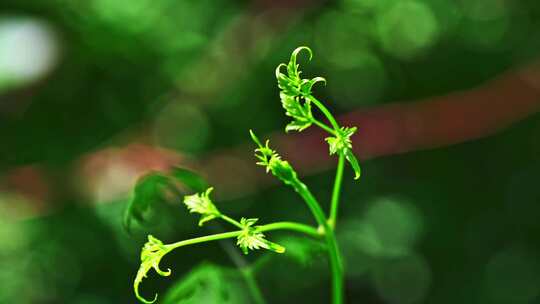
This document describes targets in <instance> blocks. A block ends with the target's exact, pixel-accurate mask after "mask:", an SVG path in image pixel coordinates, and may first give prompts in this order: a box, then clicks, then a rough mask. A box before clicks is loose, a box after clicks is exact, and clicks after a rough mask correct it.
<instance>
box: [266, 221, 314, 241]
mask: <svg viewBox="0 0 540 304" xmlns="http://www.w3.org/2000/svg"><path fill="white" fill-rule="evenodd" d="M271 230H291V231H296V232H300V233H304V234H307V235H310V236H312V237H314V238H320V237H322V236H323V235H322V234H321V233H319V231H317V229H316V228H314V227H311V226H309V225H305V224H300V223H295V222H276V223H271V224H266V225H262V226H259V227H257V231H259V232H265V231H271Z"/></svg>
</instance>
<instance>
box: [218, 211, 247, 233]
mask: <svg viewBox="0 0 540 304" xmlns="http://www.w3.org/2000/svg"><path fill="white" fill-rule="evenodd" d="M219 218H221V219H222V220H224V221H226V222H228V223H229V224H231V225H233V226H235V227H237V228H240V229H242V228H243V226H242V224H240V222H238V221H237V220H235V219H233V218H230V217H228V216H226V215H225V214H220V215H219Z"/></svg>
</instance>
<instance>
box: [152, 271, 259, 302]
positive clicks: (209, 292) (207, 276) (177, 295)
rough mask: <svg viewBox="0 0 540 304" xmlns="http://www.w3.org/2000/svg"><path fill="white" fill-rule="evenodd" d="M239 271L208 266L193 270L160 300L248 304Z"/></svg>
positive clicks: (244, 285)
mask: <svg viewBox="0 0 540 304" xmlns="http://www.w3.org/2000/svg"><path fill="white" fill-rule="evenodd" d="M248 290H249V288H248V286H247V284H246V283H245V281H244V278H243V277H242V275H241V274H240V272H239V271H236V270H232V269H226V268H223V267H219V266H216V265H212V264H201V265H199V266H197V267H195V268H194V269H193V270H192V271H191V272H190V273H188V274H187V275H186V276H185V277H184V278H182V279H181V280H178V281H177V283H175V285H174V286H173V287H171V288H170V289H169V291H168V292H167V294H166V295H165V296H164V298H163V301H162V303H163V304H180V303H181V304H251V303H253V299H251V297H250V296H249V292H248Z"/></svg>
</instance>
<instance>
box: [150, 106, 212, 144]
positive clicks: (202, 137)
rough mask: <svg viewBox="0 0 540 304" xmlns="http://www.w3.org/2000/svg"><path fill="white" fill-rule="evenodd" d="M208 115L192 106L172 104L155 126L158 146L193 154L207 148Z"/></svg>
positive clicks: (163, 112)
mask: <svg viewBox="0 0 540 304" xmlns="http://www.w3.org/2000/svg"><path fill="white" fill-rule="evenodd" d="M209 124H210V123H209V121H208V118H207V117H206V114H205V113H204V112H203V111H201V110H200V109H199V108H198V107H196V106H195V105H191V104H186V103H181V102H172V103H170V104H169V105H167V106H166V107H165V108H164V109H163V110H162V111H161V113H160V114H159V115H158V117H157V120H156V123H155V126H154V138H155V141H156V144H158V145H159V146H162V147H166V148H170V149H175V150H178V151H181V152H186V153H193V152H197V151H200V150H201V149H203V148H204V147H205V146H206V143H207V141H208V138H209V136H210V125H209Z"/></svg>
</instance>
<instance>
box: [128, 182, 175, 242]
mask: <svg viewBox="0 0 540 304" xmlns="http://www.w3.org/2000/svg"><path fill="white" fill-rule="evenodd" d="M169 187H171V182H170V180H169V179H168V177H167V176H166V175H164V174H162V173H159V172H151V173H148V174H146V175H144V176H142V177H140V178H139V179H138V180H137V183H136V185H135V189H134V190H133V198H132V199H131V201H130V202H129V204H128V206H127V208H126V211H125V212H124V220H123V225H124V228H125V229H126V230H127V231H128V232H131V226H132V222H133V220H135V221H137V222H138V223H140V224H144V223H146V222H147V219H146V218H145V215H146V214H148V213H149V212H150V211H151V209H152V208H153V207H154V205H155V204H158V203H160V202H163V200H164V196H163V195H164V191H165V190H166V189H167V188H169Z"/></svg>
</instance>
